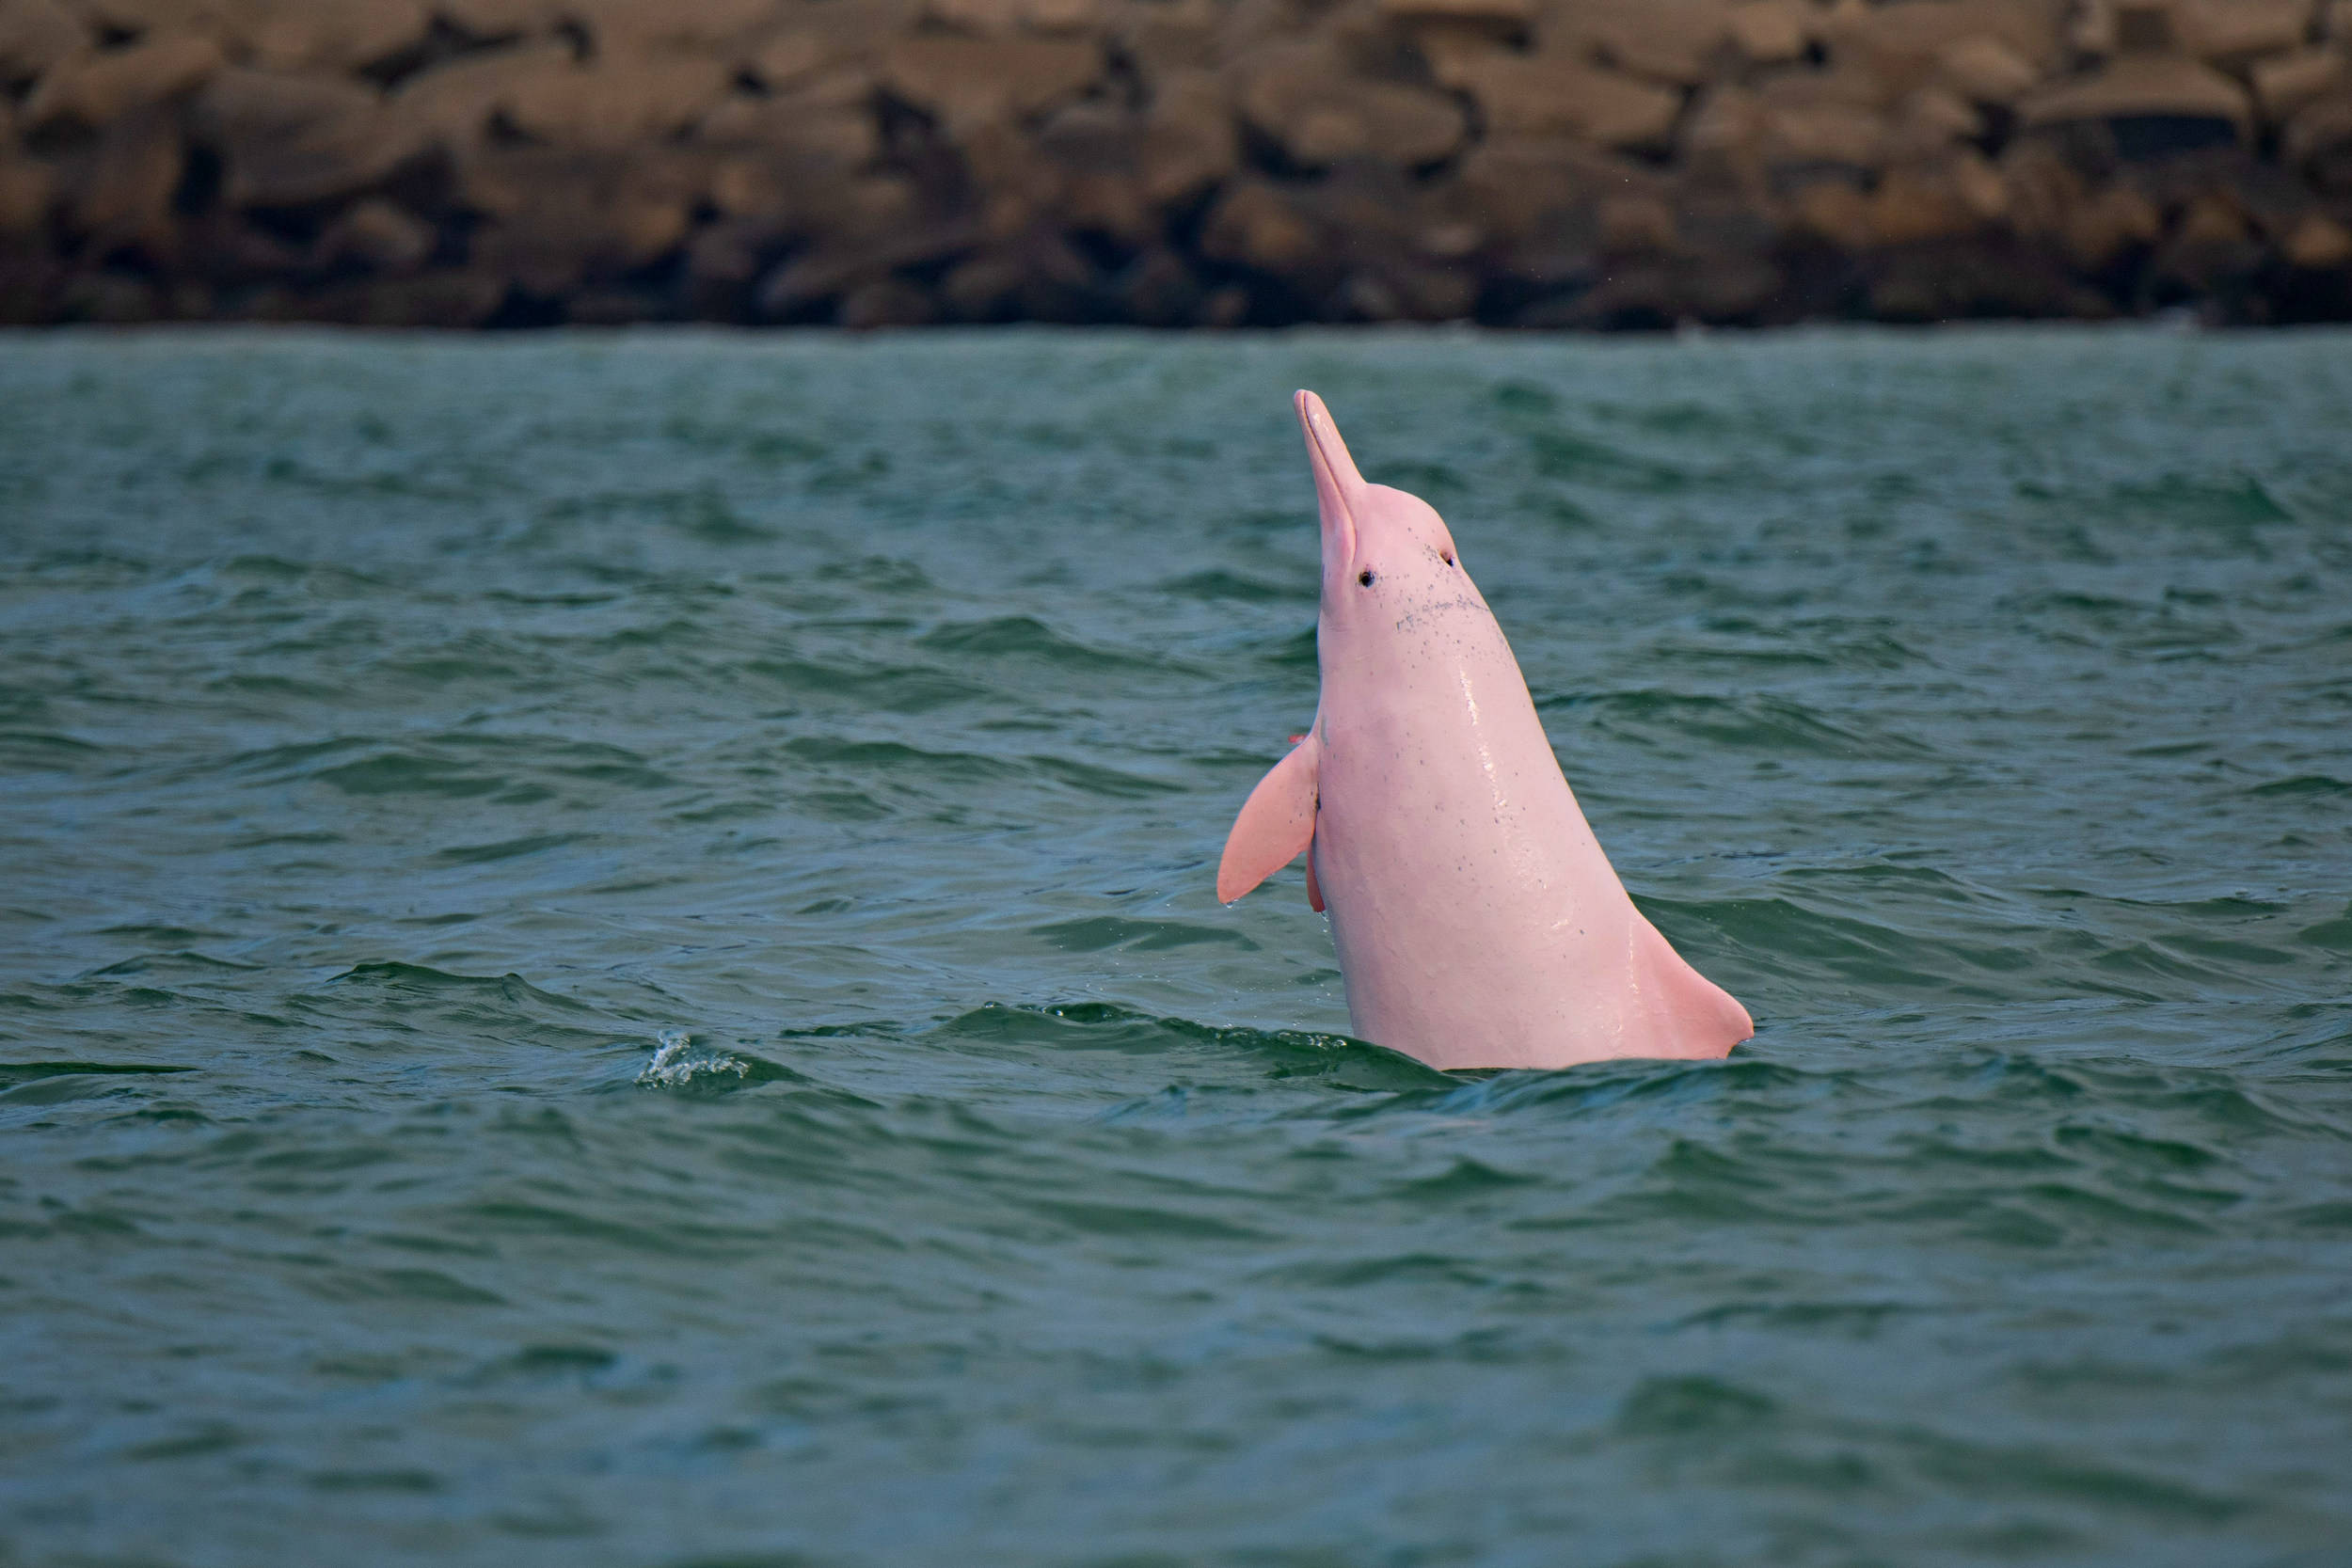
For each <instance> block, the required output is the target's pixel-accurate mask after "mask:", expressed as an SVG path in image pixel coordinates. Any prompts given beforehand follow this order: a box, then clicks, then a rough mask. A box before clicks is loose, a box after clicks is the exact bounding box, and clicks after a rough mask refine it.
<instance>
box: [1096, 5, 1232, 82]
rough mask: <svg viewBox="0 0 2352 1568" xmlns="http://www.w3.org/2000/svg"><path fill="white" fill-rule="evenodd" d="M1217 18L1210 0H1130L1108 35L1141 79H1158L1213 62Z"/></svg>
mask: <svg viewBox="0 0 2352 1568" xmlns="http://www.w3.org/2000/svg"><path fill="white" fill-rule="evenodd" d="M1217 18H1218V11H1217V8H1216V4H1215V0H1172V3H1170V0H1131V3H1130V4H1129V5H1127V6H1126V7H1125V8H1123V9H1122V10H1121V11H1120V13H1119V15H1118V18H1117V19H1116V20H1115V21H1114V22H1113V24H1111V36H1112V37H1113V38H1114V39H1115V40H1117V41H1118V44H1119V48H1120V53H1121V54H1123V55H1126V56H1127V58H1128V59H1130V60H1132V61H1134V62H1135V67H1136V71H1139V72H1140V73H1141V74H1142V76H1143V79H1144V80H1145V81H1146V82H1150V83H1158V82H1161V81H1163V80H1165V79H1166V78H1167V77H1168V75H1169V74H1170V73H1172V72H1175V71H1199V70H1202V69H1205V68H1206V67H1208V66H1210V65H1213V64H1214V63H1216V36H1217Z"/></svg>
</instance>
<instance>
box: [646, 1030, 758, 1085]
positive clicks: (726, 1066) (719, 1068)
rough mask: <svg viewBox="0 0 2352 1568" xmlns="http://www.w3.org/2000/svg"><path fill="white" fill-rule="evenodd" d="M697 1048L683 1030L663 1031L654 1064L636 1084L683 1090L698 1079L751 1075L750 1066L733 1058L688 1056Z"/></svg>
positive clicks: (655, 1048)
mask: <svg viewBox="0 0 2352 1568" xmlns="http://www.w3.org/2000/svg"><path fill="white" fill-rule="evenodd" d="M693 1048H694V1037H693V1036H691V1035H690V1034H688V1033H687V1032H686V1031H685V1030H683V1029H664V1030H662V1031H661V1033H660V1034H658V1035H656V1036H655V1037H654V1053H653V1060H652V1061H650V1062H647V1063H646V1064H645V1069H644V1071H643V1072H640V1073H639V1074H638V1075H637V1082H638V1083H639V1085H642V1086H644V1087H645V1088H654V1089H676V1088H683V1087H685V1086H686V1085H688V1084H691V1083H692V1082H693V1081H694V1080H695V1079H696V1078H718V1077H734V1078H744V1077H748V1076H749V1075H750V1073H751V1070H752V1069H751V1064H750V1063H748V1062H742V1061H738V1060H737V1059H736V1058H735V1057H733V1056H725V1055H715V1054H714V1055H706V1056H695V1055H691V1054H689V1053H690V1052H691V1051H692V1050H693Z"/></svg>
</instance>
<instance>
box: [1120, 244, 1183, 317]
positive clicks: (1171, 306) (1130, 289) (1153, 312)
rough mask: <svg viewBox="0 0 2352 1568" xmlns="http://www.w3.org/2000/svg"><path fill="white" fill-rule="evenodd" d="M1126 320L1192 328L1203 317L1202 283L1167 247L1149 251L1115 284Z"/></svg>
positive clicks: (1122, 314)
mask: <svg viewBox="0 0 2352 1568" xmlns="http://www.w3.org/2000/svg"><path fill="white" fill-rule="evenodd" d="M1112 289H1113V292H1114V293H1115V295H1116V297H1117V299H1118V302H1119V307H1120V318H1121V319H1122V320H1126V321H1131V322H1136V323H1137V324H1139V325H1144V326H1188V325H1191V324H1192V323H1193V322H1194V321H1195V320H1196V319H1197V318H1198V317H1199V316H1200V306H1201V301H1202V298H1203V295H1202V293H1201V289H1200V279H1199V278H1197V277H1194V276H1193V274H1192V269H1191V268H1190V267H1188V266H1186V265H1185V264H1184V259H1183V258H1182V257H1180V256H1178V255H1177V254H1176V253H1175V252H1174V251H1171V250H1168V249H1166V248H1165V247H1154V248H1152V249H1151V250H1147V251H1145V252H1144V253H1143V254H1142V255H1140V256H1138V257H1136V259H1135V261H1133V262H1131V263H1129V264H1128V266H1127V268H1126V269H1125V270H1124V271H1123V272H1121V273H1120V275H1119V277H1117V278H1116V279H1115V280H1114V281H1113V283H1112Z"/></svg>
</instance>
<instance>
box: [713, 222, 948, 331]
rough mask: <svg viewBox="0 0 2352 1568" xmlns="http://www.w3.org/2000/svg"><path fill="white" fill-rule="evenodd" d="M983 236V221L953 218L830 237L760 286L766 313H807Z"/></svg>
mask: <svg viewBox="0 0 2352 1568" xmlns="http://www.w3.org/2000/svg"><path fill="white" fill-rule="evenodd" d="M979 239H980V230H979V227H978V225H977V224H975V223H973V222H972V221H971V220H969V219H964V218H951V219H943V220H938V221H932V222H912V223H909V224H907V225H905V226H904V227H901V228H899V229H898V230H896V231H894V232H892V233H889V234H886V235H882V236H880V237H875V238H868V239H863V240H858V241H854V242H848V243H844V242H837V241H830V240H829V241H828V242H827V243H825V244H823V245H818V247H817V248H816V249H815V250H813V251H811V252H810V253H808V254H807V255H805V256H797V257H794V258H793V259H792V260H791V261H787V262H785V263H784V264H783V265H782V266H780V267H778V268H776V269H775V270H774V271H773V272H771V273H770V274H769V275H768V277H767V278H766V279H765V280H764V281H762V283H761V284H760V286H759V290H758V297H757V302H756V303H757V306H758V309H759V310H760V313H761V314H763V315H765V316H768V317H770V318H771V319H782V320H795V319H806V317H807V315H808V313H809V311H810V310H811V309H820V308H822V307H823V306H824V305H825V304H826V303H827V302H828V301H832V300H836V299H838V298H840V297H841V295H842V294H843V293H846V292H848V291H849V290H850V289H853V288H855V287H857V286H858V285H859V284H861V283H865V282H869V281H871V280H873V279H875V278H878V277H888V276H889V275H890V274H892V273H894V272H897V271H898V270H900V269H901V268H905V267H915V266H924V265H928V264H930V263H934V262H938V261H947V260H951V259H953V258H955V257H957V256H959V255H960V254H961V253H963V252H966V251H969V250H971V249H972V248H973V247H974V246H975V245H977V244H978V242H979Z"/></svg>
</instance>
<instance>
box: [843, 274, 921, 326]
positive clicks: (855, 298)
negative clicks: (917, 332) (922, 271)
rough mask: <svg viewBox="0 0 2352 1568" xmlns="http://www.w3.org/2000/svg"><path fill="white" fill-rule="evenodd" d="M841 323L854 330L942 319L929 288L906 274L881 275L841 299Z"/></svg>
mask: <svg viewBox="0 0 2352 1568" xmlns="http://www.w3.org/2000/svg"><path fill="white" fill-rule="evenodd" d="M839 319H840V322H841V325H843V326H846V327H849V328H850V330H851V331H855V332H871V331H873V330H875V329H876V328H879V327H885V326H924V325H929V324H930V323H931V322H934V321H937V320H938V319H939V306H938V303H937V302H936V301H935V300H933V299H932V298H931V296H930V291H929V290H926V289H924V288H922V287H921V286H920V285H918V284H915V283H911V282H909V281H908V280H907V279H905V278H903V277H878V278H876V279H874V280H873V281H872V282H870V283H862V284H860V285H859V286H858V287H856V288H854V289H852V290H850V293H849V294H848V295H847V296H846V297H845V298H844V299H843V300H842V301H841V314H840V318H839Z"/></svg>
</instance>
